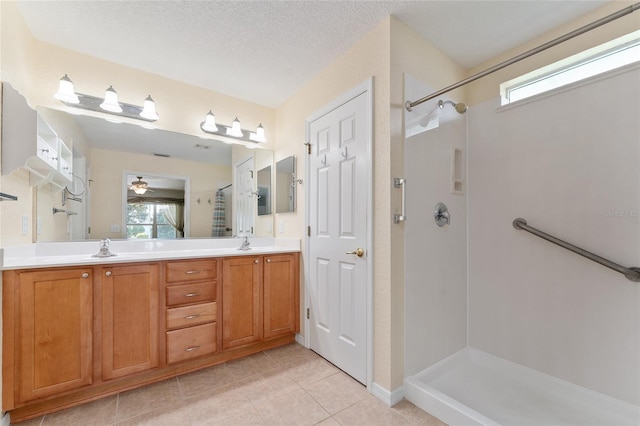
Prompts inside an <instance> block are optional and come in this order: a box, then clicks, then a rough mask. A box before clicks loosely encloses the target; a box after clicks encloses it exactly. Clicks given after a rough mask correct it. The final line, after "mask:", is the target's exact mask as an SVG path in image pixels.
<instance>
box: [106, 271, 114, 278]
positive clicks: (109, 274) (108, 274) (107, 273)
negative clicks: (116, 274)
mask: <svg viewBox="0 0 640 426" xmlns="http://www.w3.org/2000/svg"><path fill="white" fill-rule="evenodd" d="M111 273H112V272H111V271H107V272H105V273H104V274H105V275H106V276H108V277H110V276H111Z"/></svg>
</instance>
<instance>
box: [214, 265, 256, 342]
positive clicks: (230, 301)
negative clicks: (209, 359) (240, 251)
mask: <svg viewBox="0 0 640 426" xmlns="http://www.w3.org/2000/svg"><path fill="white" fill-rule="evenodd" d="M261 276H262V258H261V257H260V256H242V257H233V258H228V259H223V260H222V349H230V348H234V347H236V346H242V345H246V344H249V343H253V342H256V341H258V340H260V339H261V338H262V308H261V306H260V300H261V291H262V285H261V280H260V277H261Z"/></svg>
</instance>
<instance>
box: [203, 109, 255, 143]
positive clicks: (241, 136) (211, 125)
mask: <svg viewBox="0 0 640 426" xmlns="http://www.w3.org/2000/svg"><path fill="white" fill-rule="evenodd" d="M200 129H201V130H202V131H203V132H205V133H209V134H212V135H218V136H228V137H230V138H233V139H238V140H241V141H245V142H254V143H260V142H266V141H267V139H266V138H265V134H264V127H263V126H262V123H260V124H259V125H258V127H257V128H256V131H255V133H254V132H250V131H248V130H244V129H242V128H241V127H240V120H238V117H236V118H235V120H233V122H232V123H231V126H226V125H224V124H216V116H215V115H214V114H213V112H211V111H209V112H208V113H207V115H206V116H205V118H204V121H203V122H202V123H200ZM222 142H224V143H232V142H227V141H225V140H222ZM247 147H249V148H255V146H251V145H247Z"/></svg>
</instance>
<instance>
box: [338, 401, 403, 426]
mask: <svg viewBox="0 0 640 426" xmlns="http://www.w3.org/2000/svg"><path fill="white" fill-rule="evenodd" d="M333 417H334V418H335V419H336V420H337V421H338V423H340V424H341V425H343V426H360V425H362V426H385V425H393V426H401V425H410V424H411V421H409V419H407V418H406V417H404V416H403V415H401V414H400V413H398V412H397V411H394V410H391V409H389V407H387V406H386V405H384V403H383V402H382V401H379V400H378V399H376V397H374V396H371V395H368V396H367V397H366V398H364V399H363V400H361V401H358V402H356V403H355V404H353V405H352V406H350V407H348V408H345V409H344V410H342V411H340V412H339V413H337V414H334V416H333Z"/></svg>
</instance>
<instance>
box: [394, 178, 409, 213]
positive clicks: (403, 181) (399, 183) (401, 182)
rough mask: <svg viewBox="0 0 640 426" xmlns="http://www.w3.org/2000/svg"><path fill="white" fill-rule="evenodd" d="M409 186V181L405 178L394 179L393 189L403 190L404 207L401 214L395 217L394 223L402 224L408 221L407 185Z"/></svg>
mask: <svg viewBox="0 0 640 426" xmlns="http://www.w3.org/2000/svg"><path fill="white" fill-rule="evenodd" d="M406 184H407V180H406V179H403V178H393V187H394V188H400V189H402V195H401V196H402V206H401V212H400V214H394V215H393V223H400V222H404V221H405V220H407V215H406V214H405V198H404V196H405V190H404V189H405V185H406Z"/></svg>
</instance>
